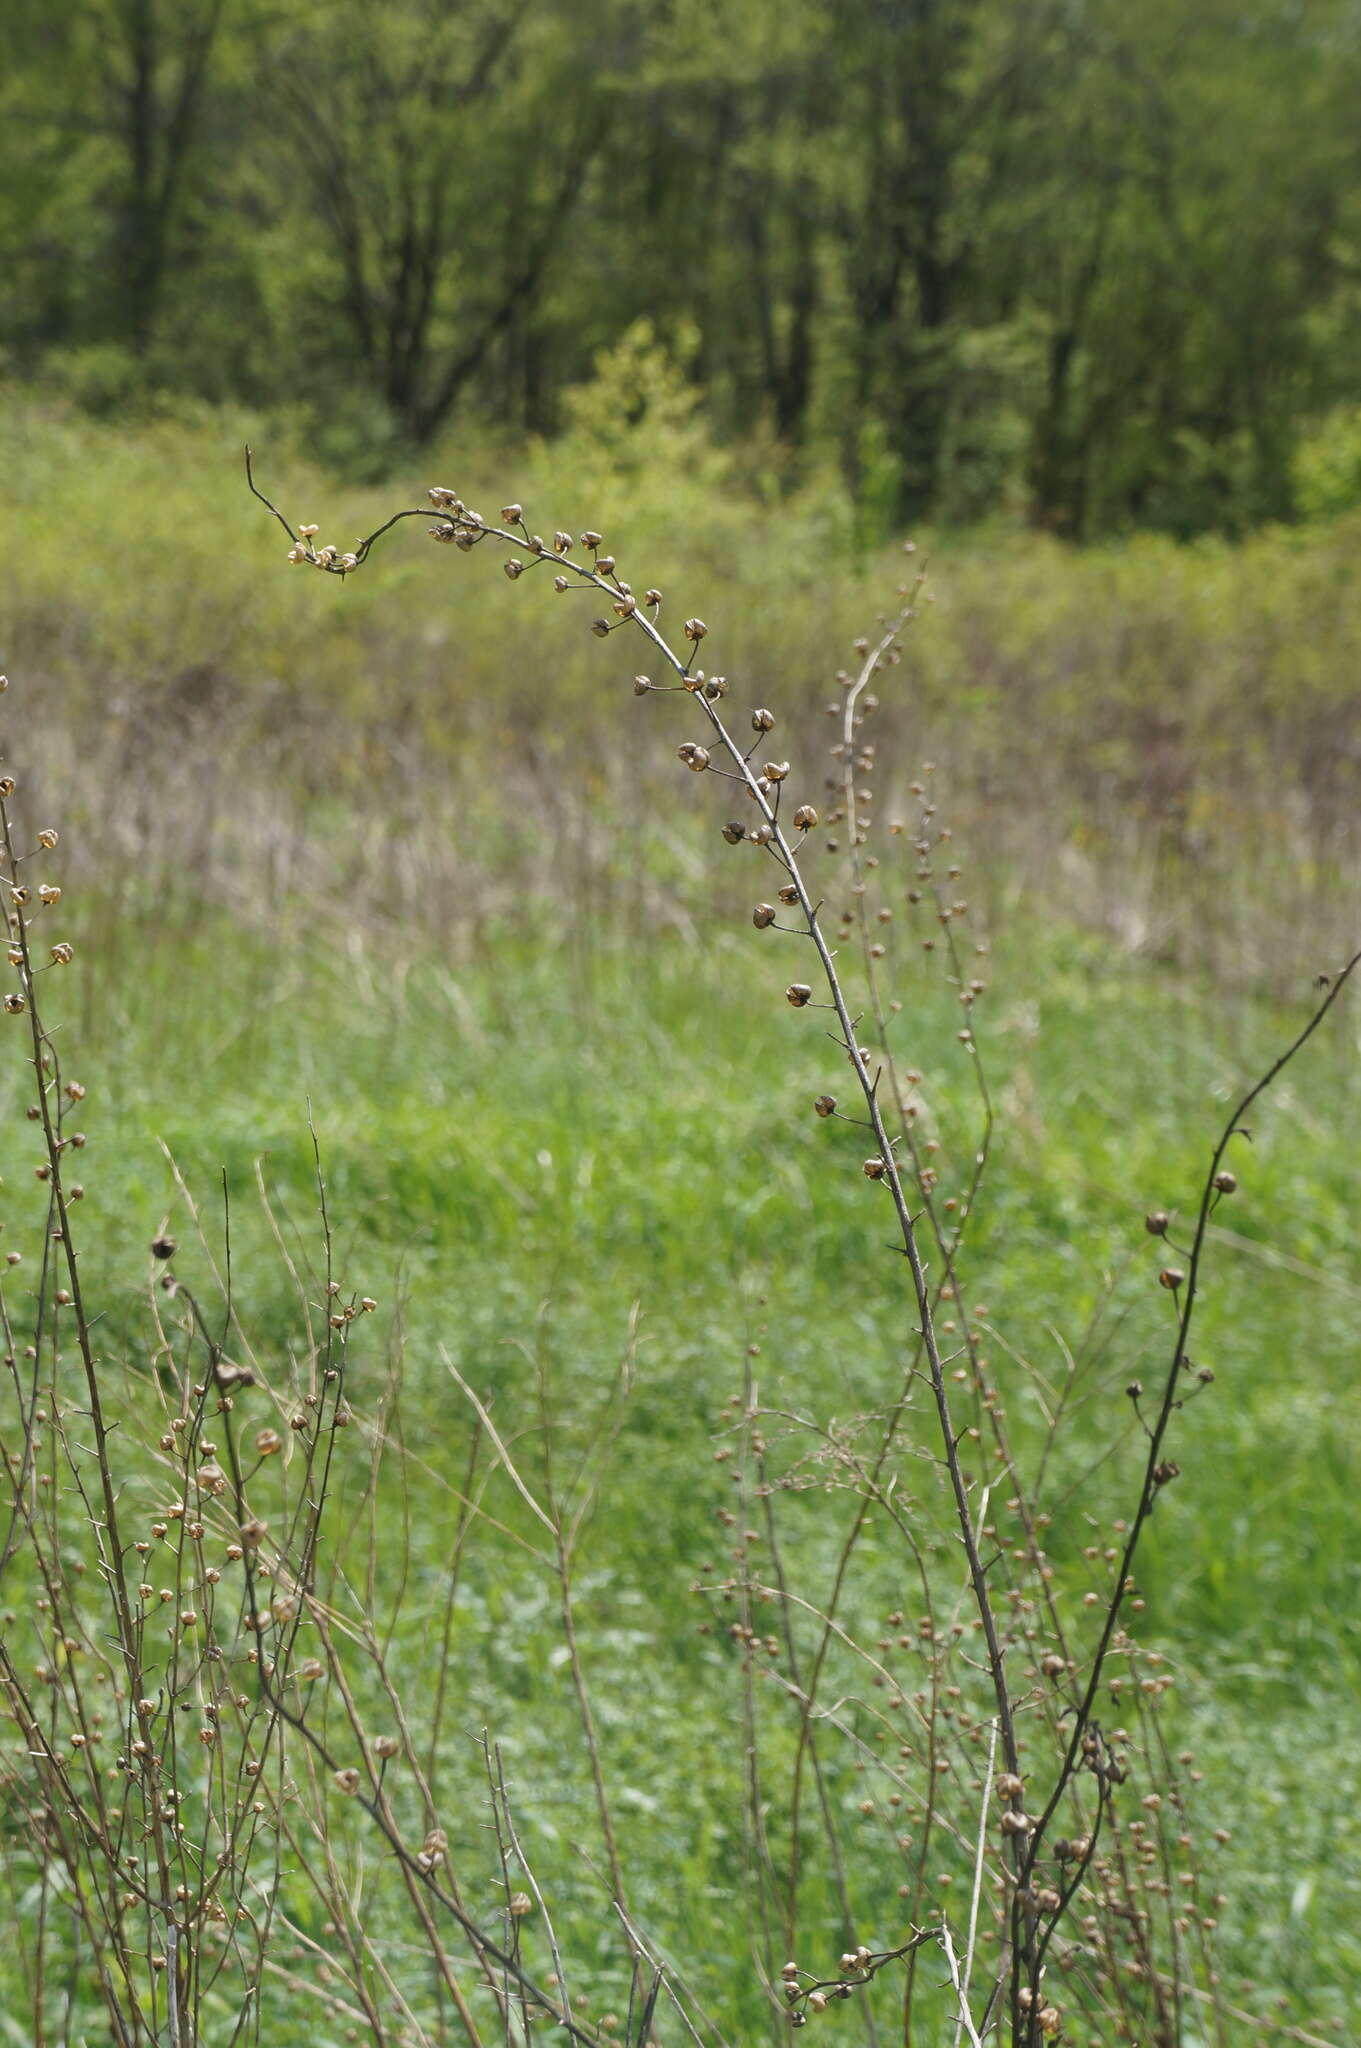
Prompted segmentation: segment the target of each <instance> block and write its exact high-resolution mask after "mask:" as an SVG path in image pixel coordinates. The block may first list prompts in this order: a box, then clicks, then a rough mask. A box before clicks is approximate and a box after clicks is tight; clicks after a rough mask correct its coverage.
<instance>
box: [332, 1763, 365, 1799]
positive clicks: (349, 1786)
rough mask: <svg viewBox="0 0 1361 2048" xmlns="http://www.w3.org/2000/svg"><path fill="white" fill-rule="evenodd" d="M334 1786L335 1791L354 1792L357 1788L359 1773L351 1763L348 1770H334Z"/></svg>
mask: <svg viewBox="0 0 1361 2048" xmlns="http://www.w3.org/2000/svg"><path fill="white" fill-rule="evenodd" d="M335 1788H336V1790H337V1792H344V1793H347V1794H350V1793H354V1792H357V1791H358V1790H359V1773H358V1771H357V1770H356V1769H355V1768H354V1765H353V1764H351V1765H350V1767H349V1769H348V1770H344V1771H337V1772H336V1774H335Z"/></svg>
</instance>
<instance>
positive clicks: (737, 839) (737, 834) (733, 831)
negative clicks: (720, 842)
mask: <svg viewBox="0 0 1361 2048" xmlns="http://www.w3.org/2000/svg"><path fill="white" fill-rule="evenodd" d="M746 836H747V828H746V826H745V825H739V824H738V822H737V820H736V819H735V818H730V819H729V820H728V822H727V824H726V825H725V826H724V827H723V837H724V838H725V839H726V840H727V842H728V844H729V846H740V845H741V843H742V841H743V840H744V839H745V838H746Z"/></svg>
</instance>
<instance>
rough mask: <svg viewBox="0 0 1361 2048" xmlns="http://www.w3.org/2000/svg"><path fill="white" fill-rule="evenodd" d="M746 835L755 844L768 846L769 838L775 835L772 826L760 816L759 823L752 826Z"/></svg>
mask: <svg viewBox="0 0 1361 2048" xmlns="http://www.w3.org/2000/svg"><path fill="white" fill-rule="evenodd" d="M747 837H748V839H750V840H751V841H752V843H753V845H755V846H769V844H770V842H771V840H772V839H773V838H774V837H775V832H774V829H773V827H772V826H770V825H768V824H767V823H766V821H765V819H764V818H762V820H761V822H760V824H759V825H753V826H752V828H751V830H750V832H748V834H747Z"/></svg>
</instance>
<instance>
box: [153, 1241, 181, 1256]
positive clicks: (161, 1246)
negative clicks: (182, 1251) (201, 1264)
mask: <svg viewBox="0 0 1361 2048" xmlns="http://www.w3.org/2000/svg"><path fill="white" fill-rule="evenodd" d="M175 1249H176V1247H175V1240H174V1238H173V1237H157V1238H153V1240H152V1244H151V1256H152V1257H153V1258H154V1259H173V1258H174V1256H175Z"/></svg>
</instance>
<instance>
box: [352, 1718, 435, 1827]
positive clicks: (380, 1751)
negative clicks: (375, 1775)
mask: <svg viewBox="0 0 1361 2048" xmlns="http://www.w3.org/2000/svg"><path fill="white" fill-rule="evenodd" d="M370 1746H371V1748H372V1750H373V1753H374V1755H375V1756H377V1757H381V1758H382V1759H383V1760H384V1762H386V1761H387V1760H388V1758H389V1757H394V1756H397V1755H399V1754H400V1752H401V1747H402V1745H401V1743H400V1742H399V1741H398V1740H397V1737H396V1736H395V1735H375V1736H374V1738H373V1742H372V1744H371V1745H370ZM428 1846H429V1845H428V1843H427V1847H428ZM446 1846H447V1845H446Z"/></svg>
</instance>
